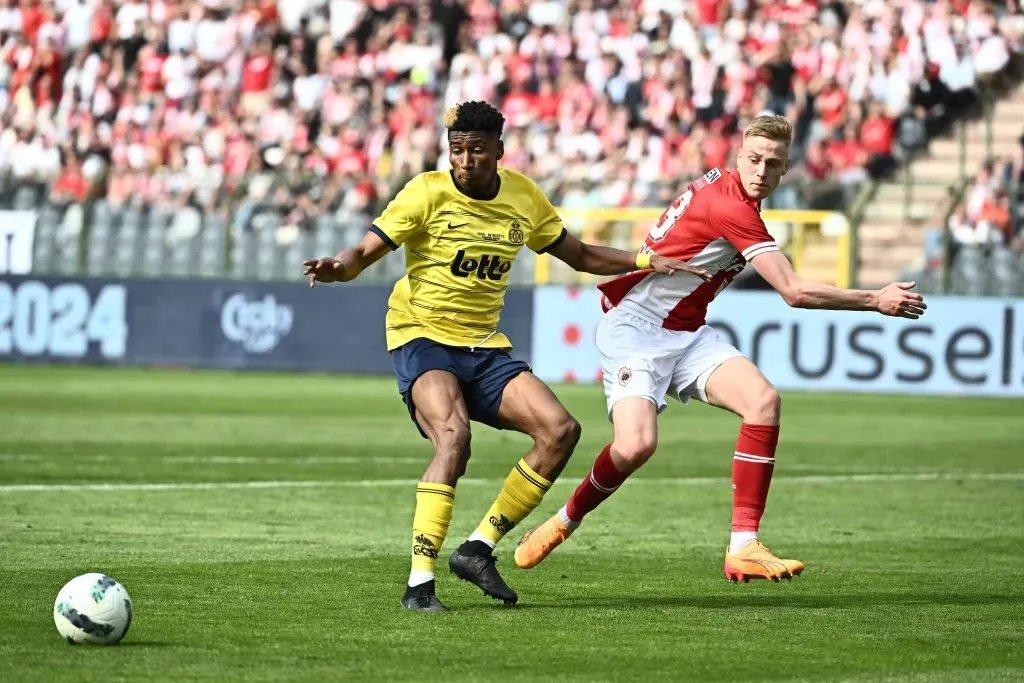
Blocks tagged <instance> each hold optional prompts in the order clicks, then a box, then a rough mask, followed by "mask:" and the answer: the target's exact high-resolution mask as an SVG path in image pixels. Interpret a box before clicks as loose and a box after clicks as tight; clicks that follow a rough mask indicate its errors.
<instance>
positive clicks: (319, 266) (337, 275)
mask: <svg viewBox="0 0 1024 683" xmlns="http://www.w3.org/2000/svg"><path fill="white" fill-rule="evenodd" d="M389 251H391V248H390V247H389V246H388V245H387V244H386V243H385V242H384V240H382V239H381V238H380V236H379V235H377V234H376V233H374V232H368V233H366V236H365V237H363V239H362V240H361V241H360V242H359V244H357V245H355V246H354V247H349V248H347V249H342V250H341V252H340V253H338V255H337V256H335V257H334V258H330V257H324V258H318V259H307V260H305V261H303V262H302V265H303V266H305V267H306V270H305V272H304V273H303V275H308V276H309V286H310V287H313V286H315V285H316V283H317V282H348V281H349V280H354V279H355V278H356V277H358V275H359V273H361V272H363V270H365V269H366V268H368V267H369V266H371V265H373V264H374V263H376V262H377V261H379V260H380V259H381V257H383V256H384V254H386V253H388V252H389Z"/></svg>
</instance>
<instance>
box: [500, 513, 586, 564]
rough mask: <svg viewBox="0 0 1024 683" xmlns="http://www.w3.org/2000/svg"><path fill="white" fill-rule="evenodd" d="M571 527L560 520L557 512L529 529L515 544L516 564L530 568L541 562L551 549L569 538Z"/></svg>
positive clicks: (572, 529)
mask: <svg viewBox="0 0 1024 683" xmlns="http://www.w3.org/2000/svg"><path fill="white" fill-rule="evenodd" d="M573 531H575V529H574V528H573V527H570V526H569V525H568V524H566V523H565V522H563V521H562V518H561V517H559V516H558V515H557V514H556V515H555V516H553V517H551V518H550V519H548V520H547V521H545V522H542V523H541V524H539V525H538V526H536V527H534V528H533V529H532V530H531V531H529V532H528V533H527V534H526V535H525V536H523V539H522V540H521V541H519V545H518V546H516V555H515V558H516V566H517V567H519V568H520V569H532V568H533V567H536V566H537V565H538V564H540V563H541V560H543V559H544V558H545V557H547V556H548V555H550V554H551V551H552V550H554V549H555V548H557V547H558V546H560V545H561V544H562V541H564V540H565V539H567V538H569V536H570V535H571V534H572V532H573Z"/></svg>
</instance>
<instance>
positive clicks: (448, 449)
mask: <svg viewBox="0 0 1024 683" xmlns="http://www.w3.org/2000/svg"><path fill="white" fill-rule="evenodd" d="M470 438H471V437H470V431H469V424H467V423H466V422H463V421H461V420H450V421H448V422H446V423H445V424H444V425H442V426H441V427H440V428H439V429H438V430H437V431H436V432H435V439H434V457H436V458H440V459H443V460H445V461H448V462H450V463H451V464H452V465H453V466H454V468H455V469H456V470H457V471H458V472H459V473H460V474H461V473H464V472H465V469H466V463H467V462H468V461H469V449H470Z"/></svg>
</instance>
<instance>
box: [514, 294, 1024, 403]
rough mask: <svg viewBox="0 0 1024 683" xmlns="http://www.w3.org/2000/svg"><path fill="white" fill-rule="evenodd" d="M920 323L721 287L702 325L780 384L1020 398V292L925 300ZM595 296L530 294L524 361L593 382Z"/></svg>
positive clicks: (1023, 313) (1023, 391)
mask: <svg viewBox="0 0 1024 683" xmlns="http://www.w3.org/2000/svg"><path fill="white" fill-rule="evenodd" d="M927 303H928V311H927V313H926V314H925V315H924V316H923V317H922V318H921V319H920V320H902V319H898V318H888V317H884V316H881V315H879V314H877V313H867V312H843V311H815V310H802V309H793V308H790V307H789V306H787V305H786V303H785V302H784V301H783V300H782V298H781V297H779V296H778V295H777V294H776V293H774V292H725V293H723V294H722V296H721V297H719V299H717V300H716V301H715V302H714V303H712V305H711V308H710V310H709V316H708V323H709V324H710V325H711V326H712V327H714V328H716V329H717V330H718V331H720V332H721V333H722V334H723V336H725V338H726V339H728V340H730V342H731V343H732V344H733V345H734V346H736V348H738V349H739V350H740V351H742V352H743V353H744V354H745V355H746V356H748V357H749V358H750V359H751V360H753V361H754V362H755V363H756V364H757V365H758V366H759V367H760V368H761V370H762V372H764V374H765V376H766V377H768V379H769V380H771V381H772V382H773V383H774V384H775V385H776V386H778V387H779V388H782V389H813V390H821V391H874V392H893V393H907V394H947V395H978V396H1020V397H1024V299H998V298H966V297H942V296H929V297H927ZM601 315H602V313H601V306H600V293H599V292H598V291H597V290H596V289H593V288H590V289H586V290H574V289H568V288H564V287H543V288H539V289H537V290H536V292H535V295H534V316H535V317H534V325H533V349H534V355H533V365H534V371H535V372H536V373H537V375H538V376H539V377H541V378H542V379H545V380H566V379H568V380H572V381H584V382H594V381H597V380H598V378H599V373H600V359H599V357H598V353H597V350H596V349H595V348H594V341H593V340H594V331H595V330H596V328H597V324H598V322H599V321H600V319H601Z"/></svg>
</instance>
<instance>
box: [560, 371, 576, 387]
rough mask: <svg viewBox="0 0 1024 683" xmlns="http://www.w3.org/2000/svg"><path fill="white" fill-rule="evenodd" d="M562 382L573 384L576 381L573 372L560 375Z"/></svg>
mask: <svg viewBox="0 0 1024 683" xmlns="http://www.w3.org/2000/svg"><path fill="white" fill-rule="evenodd" d="M562 381H563V382H569V383H570V384H571V383H572V382H575V381H576V373H575V372H573V371H572V370H566V371H565V374H564V375H562Z"/></svg>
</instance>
